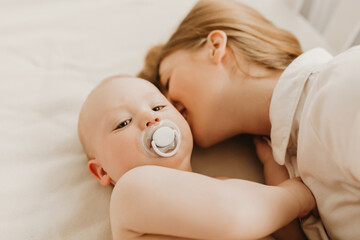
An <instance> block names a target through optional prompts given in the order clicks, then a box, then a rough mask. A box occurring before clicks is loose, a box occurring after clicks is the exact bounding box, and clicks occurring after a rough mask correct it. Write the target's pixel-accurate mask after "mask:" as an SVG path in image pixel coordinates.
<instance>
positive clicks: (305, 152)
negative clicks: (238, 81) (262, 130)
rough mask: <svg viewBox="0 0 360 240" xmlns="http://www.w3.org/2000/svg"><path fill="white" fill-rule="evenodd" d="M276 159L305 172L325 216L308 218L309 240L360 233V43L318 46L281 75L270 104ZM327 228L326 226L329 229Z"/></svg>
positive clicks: (298, 172) (305, 224)
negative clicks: (340, 49) (338, 49)
mask: <svg viewBox="0 0 360 240" xmlns="http://www.w3.org/2000/svg"><path fill="white" fill-rule="evenodd" d="M270 120H271V124H272V130H271V142H272V147H273V154H274V158H275V161H276V162H277V163H279V164H281V165H285V166H286V168H287V169H288V172H289V175H290V177H296V176H300V177H301V178H302V180H303V181H304V183H305V184H306V185H307V186H308V187H309V188H310V190H311V191H312V193H313V194H314V196H315V199H316V202H317V206H318V210H319V214H320V217H321V218H320V219H317V218H315V217H314V216H310V217H308V218H307V219H303V220H302V227H303V230H304V232H305V234H306V235H307V236H308V238H309V239H357V238H358V237H359V236H360V161H359V160H360V46H357V47H353V48H352V49H349V50H348V51H346V52H344V53H342V54H340V55H338V56H336V57H332V56H331V55H330V54H328V53H327V52H326V51H325V50H323V49H313V50H310V51H308V52H305V53H304V54H302V55H301V56H299V57H298V58H296V59H295V60H294V61H293V62H292V63H291V64H290V65H289V67H288V68H287V69H286V70H285V71H284V73H283V74H282V75H281V77H280V80H279V82H278V84H277V86H276V88H275V90H274V93H273V97H272V101H271V105H270ZM325 229H326V230H325Z"/></svg>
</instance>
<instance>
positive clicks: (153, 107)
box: [79, 77, 193, 182]
mask: <svg viewBox="0 0 360 240" xmlns="http://www.w3.org/2000/svg"><path fill="white" fill-rule="evenodd" d="M164 119H167V120H171V121H172V122H174V123H175V124H176V125H177V126H178V127H179V129H180V132H181V138H182V139H181V145H180V149H179V151H178V152H177V153H176V154H175V155H174V156H172V157H156V156H152V155H150V154H148V153H147V152H146V151H145V150H144V148H143V146H142V144H141V140H140V139H141V134H142V133H143V131H144V130H145V128H149V127H151V126H152V125H153V124H156V123H157V122H160V121H161V120H164ZM79 129H80V135H82V136H81V137H82V139H83V140H84V141H85V142H86V145H87V146H88V149H87V150H88V154H89V155H90V157H91V158H92V160H94V161H97V162H98V163H99V164H100V165H101V167H102V168H103V170H104V172H105V173H106V174H108V175H109V176H110V178H111V180H112V182H117V180H118V179H119V178H120V177H121V176H122V175H123V174H124V173H125V172H127V171H129V170H130V169H132V168H135V167H137V166H142V165H158V166H164V167H170V168H174V169H180V170H186V171H190V170H191V166H190V156H191V151H192V147H193V139H192V135H191V131H190V128H189V126H188V124H187V122H186V121H185V119H184V118H183V117H182V115H181V114H180V113H179V112H178V111H177V110H176V109H175V108H174V107H173V106H172V105H171V104H170V103H169V102H168V100H167V99H166V98H165V97H164V96H163V95H162V94H161V93H160V92H159V90H158V89H157V88H156V87H155V86H154V85H152V84H151V83H149V82H147V81H145V80H143V79H138V78H130V77H121V78H120V77H119V78H113V79H110V80H106V81H104V82H103V83H102V84H101V85H100V86H98V87H97V88H96V89H94V91H93V92H92V93H91V94H90V95H89V97H88V99H87V100H86V102H85V104H84V106H83V109H82V112H81V114H80V121H79Z"/></svg>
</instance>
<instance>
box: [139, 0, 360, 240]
mask: <svg viewBox="0 0 360 240" xmlns="http://www.w3.org/2000/svg"><path fill="white" fill-rule="evenodd" d="M146 62H147V64H146V66H145V67H144V69H143V71H142V72H141V73H140V74H139V76H140V77H143V78H146V79H149V80H150V81H153V82H155V83H156V84H158V86H159V87H160V88H161V89H162V91H163V92H164V93H165V94H166V95H167V97H168V98H169V99H170V100H171V101H172V102H173V103H174V105H175V106H176V107H177V109H178V110H179V111H180V112H181V113H182V114H183V116H184V117H185V118H186V119H187V121H188V123H189V124H190V127H191V130H192V132H193V136H194V139H195V141H196V143H197V144H198V145H200V146H203V147H207V146H211V145H213V144H215V143H218V142H220V141H222V140H224V139H227V138H229V137H232V136H234V135H237V134H242V133H250V134H254V135H265V136H271V142H272V148H273V155H274V158H275V161H276V162H277V163H278V164H280V165H285V167H286V168H287V172H288V174H289V176H290V177H291V178H292V177H296V176H300V177H301V178H302V180H303V181H304V183H305V184H306V185H307V186H308V187H309V188H310V190H311V191H312V192H313V194H314V196H315V198H316V200H317V206H318V210H319V213H320V217H321V220H322V221H320V220H319V221H317V220H316V219H315V218H313V217H310V218H309V219H307V220H306V221H303V222H302V226H303V229H304V231H305V232H306V234H307V236H308V237H309V238H311V239H328V238H329V237H330V238H334V239H354V238H355V237H356V236H360V229H359V227H358V226H360V218H359V217H358V216H360V163H359V161H358V156H359V155H360V94H359V92H360V81H359V80H358V79H359V78H360V70H359V69H360V68H359V64H358V63H359V62H360V48H359V47H356V48H353V49H351V50H349V51H347V52H345V53H343V54H341V55H339V56H337V57H335V58H332V57H331V56H330V55H329V54H328V53H327V52H326V51H324V50H322V49H314V50H311V51H309V52H306V53H302V51H301V47H300V45H299V42H298V41H297V40H296V38H295V37H294V36H293V35H292V34H290V33H288V32H286V31H284V30H281V29H279V28H277V27H275V26H274V25H272V24H271V23H270V22H269V21H267V20H266V19H264V18H263V17H262V16H261V15H260V14H259V13H258V12H256V11H255V10H253V9H251V8H248V7H246V6H244V5H242V4H240V3H236V2H233V1H200V2H199V3H198V4H196V5H195V6H194V8H193V9H192V10H191V11H190V13H189V14H188V15H187V16H186V17H185V19H184V20H183V21H182V22H181V24H180V25H179V27H178V29H177V30H176V31H175V33H174V34H173V35H172V36H171V38H170V39H169V41H168V42H167V43H166V44H165V45H163V46H158V47H155V48H153V49H152V50H151V51H150V52H149V54H148V56H147V60H146ZM290 63H291V64H290ZM260 150H261V149H258V154H263V153H262V152H261V151H260ZM273 167H276V168H278V167H279V166H278V165H276V164H275V163H266V165H265V177H266V181H267V182H272V183H278V182H279V181H281V179H283V178H280V180H279V179H278V180H273V177H274V176H273V175H274V174H273V170H272V169H273ZM322 225H324V226H325V228H326V231H325V230H324V229H323V227H322Z"/></svg>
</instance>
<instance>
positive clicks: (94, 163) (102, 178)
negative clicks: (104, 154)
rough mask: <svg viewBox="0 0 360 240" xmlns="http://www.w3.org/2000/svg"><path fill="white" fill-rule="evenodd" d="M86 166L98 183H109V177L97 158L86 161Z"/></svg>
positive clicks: (104, 184) (105, 184)
mask: <svg viewBox="0 0 360 240" xmlns="http://www.w3.org/2000/svg"><path fill="white" fill-rule="evenodd" d="M88 168H89V171H90V172H91V174H92V175H93V176H94V177H95V178H96V179H97V180H99V182H100V184H101V185H103V186H107V185H109V184H110V183H111V178H110V176H109V175H108V174H107V172H106V171H105V170H104V169H103V167H102V166H101V164H100V162H99V161H98V160H97V159H95V158H94V159H91V160H90V161H89V162H88Z"/></svg>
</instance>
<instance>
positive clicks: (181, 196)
mask: <svg viewBox="0 0 360 240" xmlns="http://www.w3.org/2000/svg"><path fill="white" fill-rule="evenodd" d="M314 204H315V203H314V199H313V197H312V195H311V193H310V191H309V190H308V189H307V188H306V187H305V185H303V184H302V183H301V182H299V181H297V180H288V181H286V182H285V183H284V184H282V185H280V186H266V185H262V184H258V183H254V182H249V181H245V180H235V179H230V180H217V179H214V178H210V177H207V176H204V175H200V174H196V173H191V172H184V171H179V170H174V169H169V168H163V167H157V166H143V167H138V168H135V169H133V170H131V171H129V172H128V173H126V174H125V175H124V176H123V177H122V178H121V179H120V180H119V181H118V183H117V184H116V186H115V188H114V191H113V194H112V198H111V207H110V211H111V212H110V218H111V225H112V231H113V236H114V239H146V238H145V237H148V239H151V237H155V236H156V235H159V236H164V237H165V236H166V237H167V238H164V239H224V240H225V239H257V238H261V237H264V236H267V235H268V234H270V233H272V232H274V231H275V230H276V229H279V228H281V227H282V226H284V225H286V224H287V223H289V222H290V221H291V220H293V219H294V218H296V217H298V216H300V215H305V214H307V212H309V211H310V210H311V209H312V208H313V207H314ZM125 235H126V236H127V237H126V238H125V237H124V236H125ZM139 237H142V238H139ZM157 239H159V238H158V237H157ZM160 239H161V238H160Z"/></svg>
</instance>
